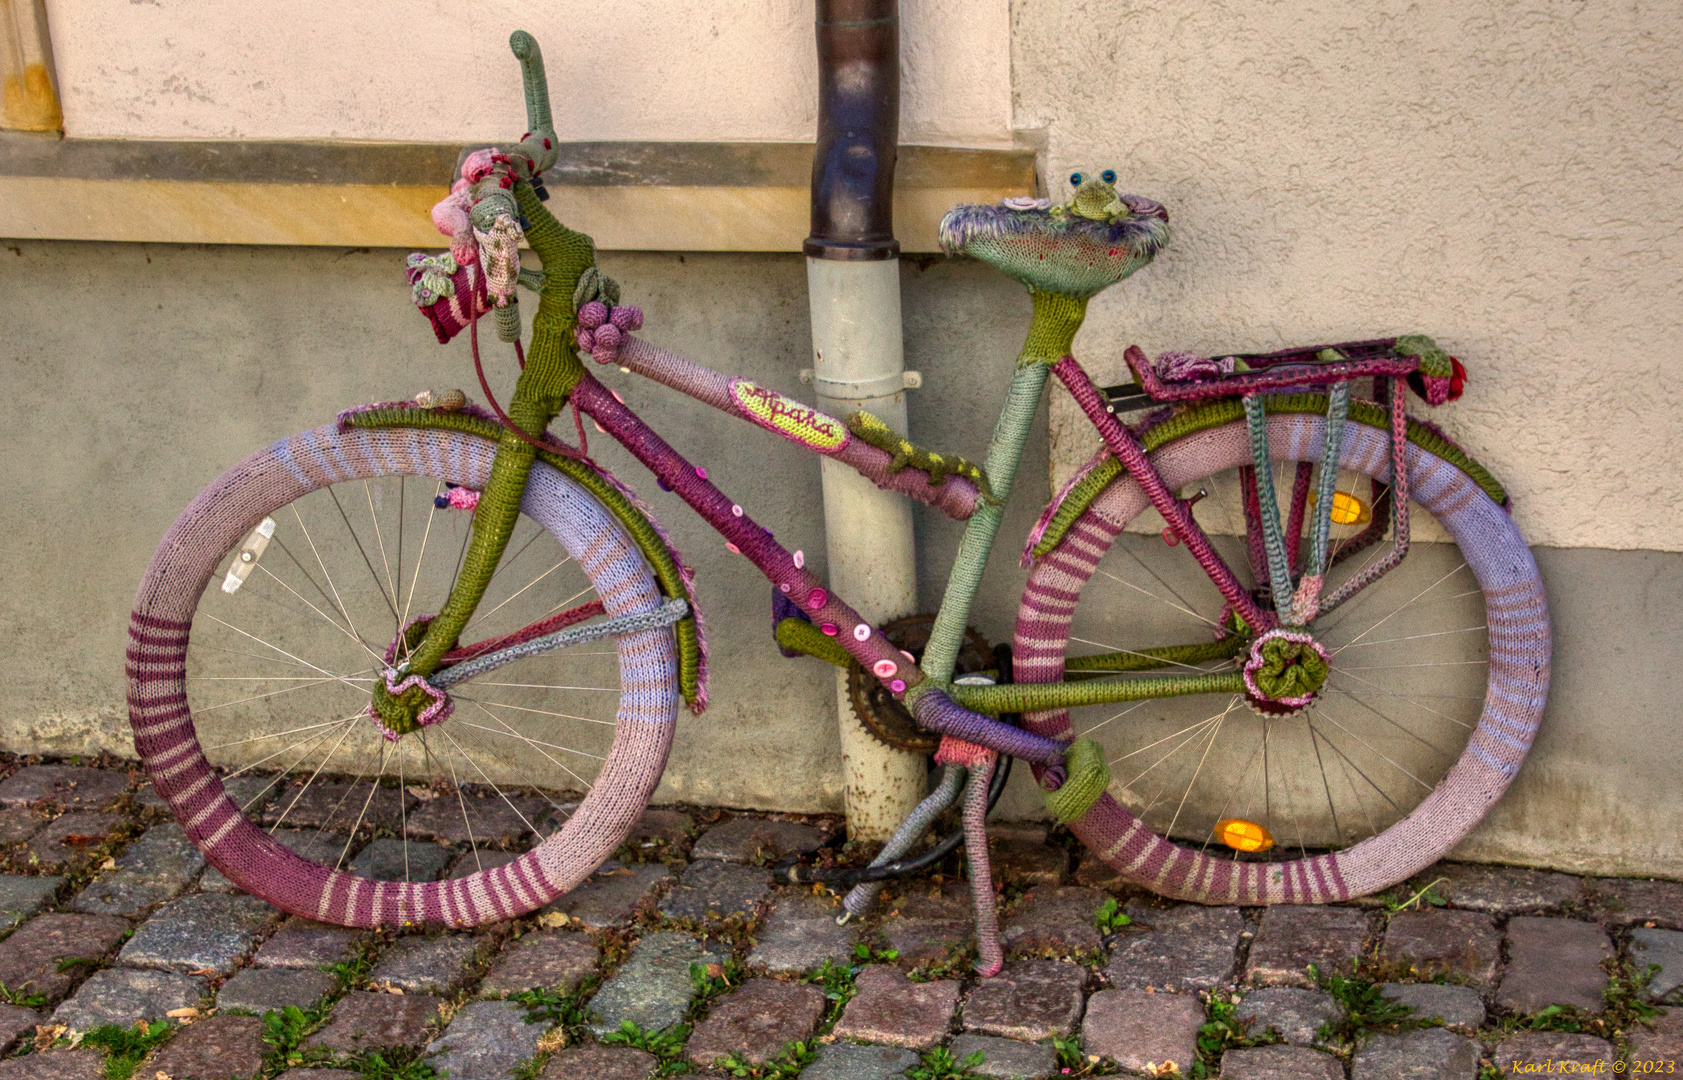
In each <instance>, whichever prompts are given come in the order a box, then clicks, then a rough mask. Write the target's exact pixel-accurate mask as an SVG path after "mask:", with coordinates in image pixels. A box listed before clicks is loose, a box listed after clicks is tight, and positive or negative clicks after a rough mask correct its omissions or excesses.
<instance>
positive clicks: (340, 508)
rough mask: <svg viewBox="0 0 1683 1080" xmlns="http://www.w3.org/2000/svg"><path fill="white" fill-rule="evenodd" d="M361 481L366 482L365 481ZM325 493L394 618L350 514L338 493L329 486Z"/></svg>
mask: <svg viewBox="0 0 1683 1080" xmlns="http://www.w3.org/2000/svg"><path fill="white" fill-rule="evenodd" d="M363 482H364V483H367V481H363ZM327 494H328V496H329V497H330V498H331V499H332V500H333V505H334V507H335V508H336V509H337V510H338V511H339V520H341V521H343V522H344V523H345V530H346V531H347V532H349V533H350V534H351V543H353V544H355V545H356V550H357V554H358V555H361V556H362V565H364V566H366V567H368V576H369V577H370V578H371V579H373V582H374V587H375V588H376V589H378V590H379V592H380V599H382V600H384V601H385V602H386V607H387V608H388V609H390V611H391V613H392V618H393V619H396V618H397V607H396V606H395V605H394V604H393V603H392V598H391V597H389V596H387V595H386V587H385V585H384V584H382V583H381V581H380V575H379V574H378V573H376V572H375V570H374V562H373V560H372V559H370V558H369V557H368V552H367V550H366V549H364V548H363V546H362V537H360V536H358V535H357V533H356V529H355V527H353V526H352V525H351V518H350V515H349V514H347V513H345V504H344V503H341V502H340V501H339V493H338V492H337V491H334V490H333V489H332V488H331V487H330V488H328V489H327Z"/></svg>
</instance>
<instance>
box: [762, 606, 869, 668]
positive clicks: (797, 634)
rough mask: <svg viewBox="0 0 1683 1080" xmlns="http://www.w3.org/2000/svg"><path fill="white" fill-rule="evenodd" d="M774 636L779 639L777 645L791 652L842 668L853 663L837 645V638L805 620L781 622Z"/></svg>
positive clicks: (785, 620)
mask: <svg viewBox="0 0 1683 1080" xmlns="http://www.w3.org/2000/svg"><path fill="white" fill-rule="evenodd" d="M774 636H775V637H776V638H777V644H779V645H781V646H782V647H783V648H785V649H788V650H789V651H790V652H798V653H801V654H803V655H806V656H816V657H817V658H818V659H820V660H826V661H828V662H830V663H832V664H834V665H836V666H837V667H840V668H844V667H847V666H848V664H850V663H851V662H852V661H853V657H851V656H849V655H848V654H847V650H846V649H844V648H842V647H841V646H840V645H838V644H837V643H836V639H835V638H833V637H829V636H827V635H826V634H825V633H824V631H822V630H820V629H818V627H816V626H814V625H812V624H811V623H809V622H807V621H806V620H805V619H793V618H791V619H783V620H781V621H780V622H778V624H777V629H776V631H775V632H774Z"/></svg>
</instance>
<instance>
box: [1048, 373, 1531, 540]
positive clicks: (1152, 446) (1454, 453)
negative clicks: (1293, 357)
mask: <svg viewBox="0 0 1683 1080" xmlns="http://www.w3.org/2000/svg"><path fill="white" fill-rule="evenodd" d="M1264 405H1265V406H1266V408H1267V411H1268V412H1270V413H1321V414H1325V413H1326V411H1327V396H1326V395H1325V394H1272V395H1269V396H1268V397H1266V398H1265V399H1264ZM1244 416H1245V409H1244V406H1243V405H1241V404H1240V403H1239V401H1238V400H1237V399H1223V400H1219V401H1211V402H1206V403H1204V404H1202V405H1196V406H1193V407H1192V408H1190V409H1188V410H1187V411H1186V412H1184V413H1181V414H1180V415H1178V416H1174V417H1171V418H1170V419H1168V420H1165V421H1164V422H1163V423H1161V424H1158V425H1157V426H1155V427H1153V428H1151V429H1150V430H1149V431H1147V432H1146V433H1145V435H1144V437H1142V438H1141V439H1140V445H1141V446H1143V447H1144V448H1145V450H1146V452H1147V453H1150V452H1151V451H1153V450H1156V449H1157V448H1158V447H1160V446H1164V445H1166V444H1167V443H1170V442H1172V441H1174V440H1175V439H1180V438H1184V437H1185V436H1187V435H1190V434H1192V433H1193V432H1196V431H1208V430H1209V429H1211V428H1218V427H1224V426H1226V425H1228V424H1231V423H1233V422H1234V421H1235V420H1242V419H1244ZM1349 422H1350V423H1352V424H1365V425H1366V426H1368V427H1371V428H1378V429H1379V430H1380V431H1390V430H1391V418H1390V416H1389V415H1387V413H1386V409H1385V407H1384V406H1382V405H1379V404H1376V403H1374V402H1372V401H1351V402H1350V415H1349ZM1408 441H1409V442H1411V443H1413V444H1414V445H1415V446H1418V447H1419V448H1420V449H1422V450H1424V451H1426V452H1427V453H1429V454H1435V455H1436V456H1438V457H1440V458H1442V459H1443V460H1444V461H1446V462H1448V463H1449V464H1451V465H1453V466H1455V467H1456V468H1457V469H1460V470H1461V471H1462V472H1464V473H1466V474H1467V476H1469V477H1470V478H1471V479H1472V481H1473V482H1474V483H1476V484H1477V485H1478V486H1479V487H1481V488H1483V489H1484V492H1485V494H1487V495H1489V496H1490V498H1491V500H1492V501H1494V502H1495V503H1496V504H1497V505H1498V506H1506V505H1507V504H1508V493H1507V492H1506V491H1504V490H1503V488H1502V485H1501V484H1500V483H1499V482H1498V481H1497V480H1496V478H1495V477H1494V476H1492V475H1491V474H1490V471H1489V470H1488V469H1486V468H1485V467H1484V466H1483V465H1480V464H1479V463H1478V462H1477V461H1474V460H1473V458H1472V457H1471V456H1469V455H1468V454H1467V452H1466V451H1465V450H1463V449H1461V448H1460V447H1459V446H1456V445H1455V444H1454V443H1452V442H1450V441H1449V440H1448V439H1446V438H1444V437H1443V436H1442V435H1440V434H1438V433H1437V432H1436V431H1434V430H1432V429H1431V428H1429V427H1427V426H1426V425H1424V424H1421V423H1419V422H1417V421H1414V420H1410V421H1409V422H1408ZM1121 474H1122V464H1121V462H1119V461H1117V460H1116V459H1115V458H1113V457H1112V458H1106V459H1105V460H1104V461H1102V462H1100V463H1099V464H1098V465H1096V466H1094V468H1093V471H1092V472H1090V473H1088V474H1087V475H1086V476H1085V477H1083V478H1082V479H1081V482H1080V483H1078V484H1076V485H1075V487H1074V488H1072V489H1071V490H1070V493H1069V494H1068V495H1067V496H1065V498H1064V501H1063V502H1061V503H1059V504H1058V509H1057V510H1056V511H1054V512H1053V514H1052V520H1051V521H1050V522H1048V523H1047V525H1046V531H1045V533H1043V534H1042V535H1041V537H1040V542H1039V543H1037V544H1035V545H1034V550H1033V551H1032V552H1031V554H1032V555H1033V556H1034V558H1036V559H1039V558H1043V557H1045V555H1046V554H1047V553H1048V552H1050V551H1051V550H1052V549H1053V548H1055V547H1057V546H1058V544H1059V543H1061V542H1062V541H1063V538H1064V534H1065V533H1067V532H1068V531H1069V528H1070V526H1071V525H1074V524H1075V522H1076V519H1077V518H1079V517H1080V516H1081V515H1082V514H1084V513H1086V512H1087V507H1089V506H1091V505H1092V503H1093V500H1094V499H1096V498H1098V497H1099V493H1100V492H1101V491H1103V490H1104V489H1105V488H1107V487H1109V486H1110V484H1111V482H1112V481H1113V480H1115V479H1116V478H1117V477H1118V476H1120V475H1121Z"/></svg>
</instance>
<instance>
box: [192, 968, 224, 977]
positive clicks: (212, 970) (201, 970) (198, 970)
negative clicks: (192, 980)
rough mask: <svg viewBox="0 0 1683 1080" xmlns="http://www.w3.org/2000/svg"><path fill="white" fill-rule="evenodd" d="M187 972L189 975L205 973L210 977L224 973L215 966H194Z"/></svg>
mask: <svg viewBox="0 0 1683 1080" xmlns="http://www.w3.org/2000/svg"><path fill="white" fill-rule="evenodd" d="M187 974H189V975H203V976H205V977H206V978H208V979H214V978H216V977H217V976H218V975H220V974H222V973H221V972H220V971H217V970H216V969H215V968H194V969H193V970H192V971H189V972H188V973H187Z"/></svg>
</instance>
